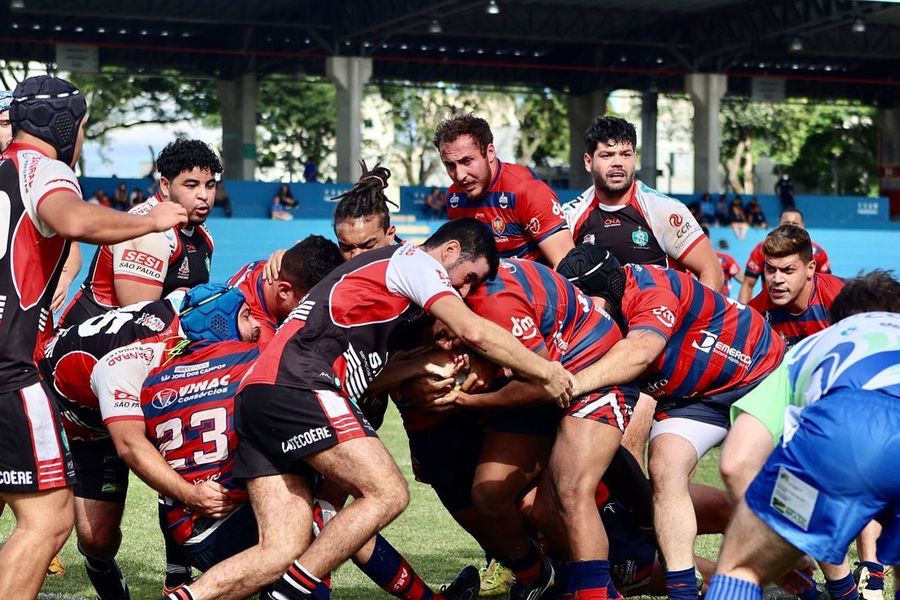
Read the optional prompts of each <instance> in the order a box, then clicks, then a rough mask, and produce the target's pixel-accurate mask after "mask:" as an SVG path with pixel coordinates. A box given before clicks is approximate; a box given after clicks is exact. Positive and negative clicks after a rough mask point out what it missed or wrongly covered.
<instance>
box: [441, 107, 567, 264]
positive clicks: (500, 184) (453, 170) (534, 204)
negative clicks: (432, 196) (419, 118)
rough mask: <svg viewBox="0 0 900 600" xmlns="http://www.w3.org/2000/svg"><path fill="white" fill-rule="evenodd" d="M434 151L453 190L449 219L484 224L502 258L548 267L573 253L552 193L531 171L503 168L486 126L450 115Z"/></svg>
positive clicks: (472, 118) (475, 119) (480, 121)
mask: <svg viewBox="0 0 900 600" xmlns="http://www.w3.org/2000/svg"><path fill="white" fill-rule="evenodd" d="M433 142H434V147H435V148H437V150H438V152H439V153H440V155H441V162H442V163H443V164H444V168H445V169H447V175H449V176H450V179H452V180H453V185H451V186H450V189H448V190H447V216H448V217H449V218H451V219H458V218H460V217H473V218H475V219H478V220H479V221H481V222H482V223H485V224H487V225H488V226H489V227H490V228H491V231H492V232H493V234H494V239H495V240H496V241H497V249H498V250H500V257H501V258H528V259H531V260H538V261H541V262H543V263H545V264H547V265H550V266H551V267H555V266H556V264H557V263H558V262H559V261H560V260H562V258H563V257H564V256H565V255H566V253H567V252H568V251H569V250H571V249H572V234H571V233H570V232H569V231H568V227H567V226H566V220H565V218H564V217H563V213H562V208H561V207H560V205H559V200H557V198H556V194H555V193H554V192H553V190H551V189H550V188H549V187H548V186H547V184H546V183H544V182H543V181H541V180H540V179H538V177H537V176H536V175H535V174H534V172H533V171H531V170H530V169H528V168H527V167H523V166H522V165H516V164H513V163H504V162H502V161H501V160H500V159H499V158H497V154H496V151H495V150H494V134H493V133H492V132H491V128H490V125H488V123H487V121H485V120H484V119H481V118H479V117H476V116H475V115H473V114H463V115H454V116H453V117H451V118H449V119H445V120H443V121H441V122H440V124H439V125H438V126H437V128H436V129H435V131H434V140H433Z"/></svg>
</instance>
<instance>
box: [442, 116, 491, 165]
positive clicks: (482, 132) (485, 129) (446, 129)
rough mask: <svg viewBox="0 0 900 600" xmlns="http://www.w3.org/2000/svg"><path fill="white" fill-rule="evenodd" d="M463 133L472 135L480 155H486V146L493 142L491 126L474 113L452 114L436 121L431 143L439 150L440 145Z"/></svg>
mask: <svg viewBox="0 0 900 600" xmlns="http://www.w3.org/2000/svg"><path fill="white" fill-rule="evenodd" d="M463 135H470V136H472V139H473V140H475V143H476V144H478V147H479V148H480V149H481V155H482V156H487V147H488V146H489V145H490V144H493V143H494V134H493V133H492V132H491V126H490V125H488V122H487V121H485V120H484V119H482V118H481V117H476V116H475V114H474V113H467V114H456V115H452V116H451V117H450V118H447V119H444V120H443V121H441V122H440V123H438V126H437V127H436V128H435V130H434V138H433V139H432V143H434V147H435V148H437V149H438V151H439V152H440V150H441V146H443V145H444V144H452V143H453V142H455V141H456V139H457V138H459V137H460V136H463Z"/></svg>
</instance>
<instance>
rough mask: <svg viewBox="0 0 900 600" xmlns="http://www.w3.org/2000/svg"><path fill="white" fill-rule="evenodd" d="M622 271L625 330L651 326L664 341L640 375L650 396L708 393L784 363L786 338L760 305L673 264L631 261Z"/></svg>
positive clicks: (742, 382) (751, 379)
mask: <svg viewBox="0 0 900 600" xmlns="http://www.w3.org/2000/svg"><path fill="white" fill-rule="evenodd" d="M625 276H626V284H625V295H624V297H623V298H622V316H623V318H624V319H625V321H626V323H627V328H628V331H632V330H636V329H649V330H652V331H655V332H656V333H658V334H659V335H661V336H663V337H664V338H665V339H666V341H667V343H666V347H665V349H664V350H663V352H662V353H661V354H660V355H659V357H658V358H657V359H656V360H655V361H654V363H653V364H652V365H651V367H650V369H649V370H648V372H647V373H645V374H644V375H643V376H642V387H643V388H644V391H645V392H646V393H648V394H650V395H651V396H655V397H657V398H672V399H678V398H691V397H705V396H711V395H713V394H718V393H720V392H725V391H728V390H732V389H735V388H739V387H742V386H744V385H747V384H750V383H752V382H754V381H757V380H759V379H761V378H762V377H764V376H765V375H767V374H768V373H769V372H770V371H772V370H773V369H774V368H775V367H777V366H778V364H779V363H780V362H781V359H782V357H783V356H784V352H785V345H784V342H783V341H782V339H781V338H780V337H779V336H778V335H775V332H774V331H772V328H771V327H769V325H768V324H767V323H766V321H765V319H763V318H762V315H760V314H759V313H758V312H756V311H755V310H753V309H750V308H748V307H746V306H744V305H743V304H739V303H738V302H735V301H734V300H731V299H730V298H727V297H726V296H724V295H722V294H721V293H719V292H716V291H713V290H711V289H709V288H708V287H706V286H705V285H703V284H702V283H700V282H699V281H698V280H697V279H695V278H694V277H692V276H690V275H687V274H685V273H682V272H680V271H676V270H674V269H666V268H664V267H657V266H653V265H646V266H641V265H626V266H625Z"/></svg>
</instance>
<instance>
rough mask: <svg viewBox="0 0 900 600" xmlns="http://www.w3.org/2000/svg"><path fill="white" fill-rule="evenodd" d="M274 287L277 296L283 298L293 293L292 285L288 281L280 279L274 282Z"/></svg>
mask: <svg viewBox="0 0 900 600" xmlns="http://www.w3.org/2000/svg"><path fill="white" fill-rule="evenodd" d="M275 287H276V290H277V293H278V296H280V297H281V298H282V299H285V300H287V299H288V298H289V297H290V296H291V294H293V293H294V286H292V285H291V284H290V283H289V282H287V281H284V280H281V279H279V280H278V281H276V282H275Z"/></svg>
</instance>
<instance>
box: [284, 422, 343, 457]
mask: <svg viewBox="0 0 900 600" xmlns="http://www.w3.org/2000/svg"><path fill="white" fill-rule="evenodd" d="M330 437H331V431H330V430H329V429H328V428H327V427H313V428H312V429H309V430H307V431H304V432H303V433H298V434H297V435H294V436H291V437H289V438H288V439H286V440H284V441H283V442H281V451H282V452H283V453H285V454H287V453H288V452H293V451H295V450H300V449H301V448H305V447H306V446H309V445H310V444H314V443H316V442H320V441H322V440H326V439H328V438H330Z"/></svg>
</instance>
